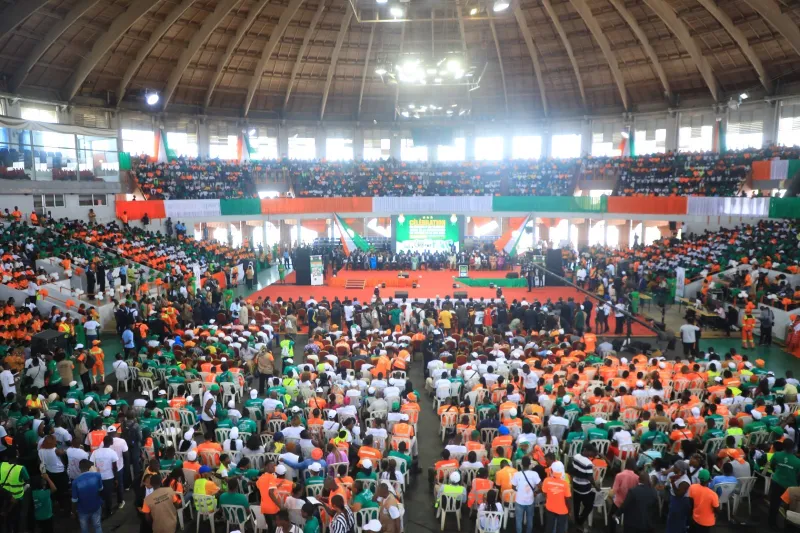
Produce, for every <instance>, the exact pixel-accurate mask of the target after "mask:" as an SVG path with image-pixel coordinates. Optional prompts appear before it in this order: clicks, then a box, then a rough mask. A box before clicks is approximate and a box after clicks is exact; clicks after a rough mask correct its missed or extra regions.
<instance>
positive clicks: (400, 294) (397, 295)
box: [394, 291, 408, 300]
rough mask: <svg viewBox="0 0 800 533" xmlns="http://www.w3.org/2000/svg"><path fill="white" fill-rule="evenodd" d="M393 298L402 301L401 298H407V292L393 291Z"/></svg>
mask: <svg viewBox="0 0 800 533" xmlns="http://www.w3.org/2000/svg"><path fill="white" fill-rule="evenodd" d="M394 297H395V298H397V299H399V300H402V299H403V298H408V291H395V293H394Z"/></svg>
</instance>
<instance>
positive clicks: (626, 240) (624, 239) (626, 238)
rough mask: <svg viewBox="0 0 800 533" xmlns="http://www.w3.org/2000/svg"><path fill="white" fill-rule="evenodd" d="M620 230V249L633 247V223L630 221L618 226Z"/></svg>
mask: <svg viewBox="0 0 800 533" xmlns="http://www.w3.org/2000/svg"><path fill="white" fill-rule="evenodd" d="M617 229H618V230H619V249H620V250H627V249H628V248H630V247H631V223H630V221H628V222H625V223H624V224H619V225H618V226H617Z"/></svg>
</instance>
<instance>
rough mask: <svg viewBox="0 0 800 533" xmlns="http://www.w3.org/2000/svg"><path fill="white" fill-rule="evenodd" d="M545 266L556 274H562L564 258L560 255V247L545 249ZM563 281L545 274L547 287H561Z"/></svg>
mask: <svg viewBox="0 0 800 533" xmlns="http://www.w3.org/2000/svg"><path fill="white" fill-rule="evenodd" d="M544 265H545V268H546V269H547V270H549V271H550V272H552V273H553V274H556V275H558V276H561V277H563V276H564V260H563V258H562V256H561V248H554V249H551V250H547V257H546V258H545V263H544ZM563 285H564V282H563V281H561V280H560V279H558V278H555V277H553V276H547V286H548V287H561V286H563Z"/></svg>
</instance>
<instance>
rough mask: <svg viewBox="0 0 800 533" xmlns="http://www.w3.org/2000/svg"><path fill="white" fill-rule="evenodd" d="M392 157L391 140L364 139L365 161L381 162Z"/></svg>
mask: <svg viewBox="0 0 800 533" xmlns="http://www.w3.org/2000/svg"><path fill="white" fill-rule="evenodd" d="M391 155H392V141H391V139H364V161H380V160H383V159H389V158H390V157H391Z"/></svg>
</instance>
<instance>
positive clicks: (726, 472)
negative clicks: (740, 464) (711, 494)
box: [708, 462, 738, 494]
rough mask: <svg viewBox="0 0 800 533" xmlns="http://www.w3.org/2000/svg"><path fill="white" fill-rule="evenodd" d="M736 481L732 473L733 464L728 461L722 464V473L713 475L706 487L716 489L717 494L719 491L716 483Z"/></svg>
mask: <svg viewBox="0 0 800 533" xmlns="http://www.w3.org/2000/svg"><path fill="white" fill-rule="evenodd" d="M737 481H738V480H737V479H736V477H735V476H734V475H733V465H732V464H731V463H729V462H728V463H725V464H724V465H722V475H721V476H714V478H713V479H712V480H711V483H709V484H708V488H709V489H712V490H715V491H717V494H719V493H720V492H721V491H720V490H719V487H717V485H719V484H720V483H736V482H737Z"/></svg>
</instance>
